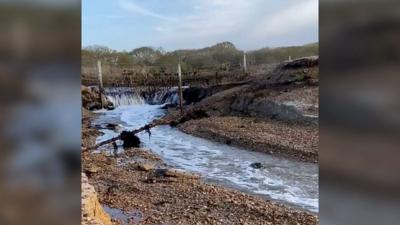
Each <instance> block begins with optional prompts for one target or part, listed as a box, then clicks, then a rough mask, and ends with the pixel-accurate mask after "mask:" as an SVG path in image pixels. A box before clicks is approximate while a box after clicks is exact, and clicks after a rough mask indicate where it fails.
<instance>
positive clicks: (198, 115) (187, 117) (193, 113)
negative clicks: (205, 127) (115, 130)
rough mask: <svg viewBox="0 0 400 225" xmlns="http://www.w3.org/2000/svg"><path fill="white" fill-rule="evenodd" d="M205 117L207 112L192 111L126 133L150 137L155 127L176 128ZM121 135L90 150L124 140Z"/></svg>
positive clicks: (155, 121) (154, 121)
mask: <svg viewBox="0 0 400 225" xmlns="http://www.w3.org/2000/svg"><path fill="white" fill-rule="evenodd" d="M204 117H208V114H207V113H206V112H205V111H203V110H191V111H189V112H187V113H186V114H185V115H184V116H178V117H174V116H173V117H172V118H171V119H159V120H153V122H151V123H150V124H147V125H146V126H143V127H141V128H139V129H136V130H133V131H125V132H128V133H129V135H134V134H137V133H140V132H142V131H146V132H148V133H149V135H150V134H151V133H150V129H151V128H153V127H155V126H159V125H168V124H169V125H171V126H176V125H178V124H181V123H184V122H186V121H189V120H192V119H201V118H204ZM122 133H123V132H122ZM122 133H121V134H122ZM121 134H120V135H118V136H117V137H114V138H111V139H108V140H106V141H102V142H100V143H98V144H97V145H95V146H92V147H90V148H89V149H97V148H98V147H100V146H103V145H106V144H110V143H113V142H114V141H117V140H122V139H121Z"/></svg>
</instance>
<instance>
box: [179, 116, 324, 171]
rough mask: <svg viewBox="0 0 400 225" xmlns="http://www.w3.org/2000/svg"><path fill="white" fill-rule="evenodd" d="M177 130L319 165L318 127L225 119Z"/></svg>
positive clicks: (185, 125) (199, 121) (192, 122)
mask: <svg viewBox="0 0 400 225" xmlns="http://www.w3.org/2000/svg"><path fill="white" fill-rule="evenodd" d="M177 128H178V129H179V130H180V131H182V132H184V133H186V134H190V135H194V136H197V137H201V138H205V139H208V140H212V141H216V142H219V143H223V144H228V145H232V146H236V147H239V148H243V149H245V150H248V151H257V152H262V153H265V154H269V155H273V156H277V157H283V158H287V159H292V160H296V161H301V162H309V163H318V127H316V126H313V125H309V126H304V125H296V124H291V125H288V124H286V123H284V122H279V121H271V120H269V121H266V120H260V119H256V118H251V117H233V116H224V117H208V118H202V119H195V120H190V121H187V122H185V123H183V124H180V125H178V126H177ZM283 139H285V140H283Z"/></svg>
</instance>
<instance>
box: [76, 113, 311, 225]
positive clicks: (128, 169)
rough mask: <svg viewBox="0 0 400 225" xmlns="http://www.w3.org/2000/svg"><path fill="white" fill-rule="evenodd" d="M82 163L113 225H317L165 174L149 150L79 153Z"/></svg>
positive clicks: (194, 179) (91, 133)
mask: <svg viewBox="0 0 400 225" xmlns="http://www.w3.org/2000/svg"><path fill="white" fill-rule="evenodd" d="M88 115H90V114H88ZM86 121H88V120H86ZM84 124H85V126H86V127H85V128H86V129H84V130H83V132H84V133H86V134H85V135H83V137H84V141H83V145H84V147H87V146H90V145H92V144H93V142H94V138H95V137H96V131H95V130H93V128H90V127H88V126H89V123H84ZM110 147H111V146H110ZM82 164H83V167H82V169H83V172H84V173H85V174H87V176H88V178H89V182H90V184H92V185H93V186H94V188H95V189H96V191H97V194H98V197H99V201H100V202H101V204H103V205H106V206H107V207H110V208H112V209H113V210H114V211H117V212H118V213H116V215H114V216H115V217H117V218H121V220H115V219H114V220H113V221H112V222H113V224H122V221H123V220H124V219H126V221H129V220H130V221H131V222H135V223H137V224H185V225H190V224H221V225H222V224H224V225H226V224H254V225H256V224H317V222H318V219H317V216H316V215H314V214H311V213H308V212H304V211H301V210H297V209H293V208H290V207H287V206H285V205H282V204H277V203H273V202H271V201H268V200H265V199H262V198H261V197H256V196H251V195H248V194H244V193H241V192H238V191H234V190H230V189H225V188H222V187H219V186H216V185H210V184H206V183H204V182H203V181H202V180H201V179H199V177H198V176H197V175H193V174H188V173H183V172H179V171H175V170H172V169H169V168H167V167H166V165H165V164H164V163H163V161H162V160H161V159H160V158H159V157H158V156H157V155H155V154H153V153H152V152H151V151H150V150H144V149H135V148H131V149H126V150H125V151H124V152H123V153H121V154H120V155H118V156H117V157H115V156H110V155H106V154H102V153H100V154H95V153H91V152H90V151H84V152H83V153H82ZM162 168H164V169H162ZM126 221H125V222H126Z"/></svg>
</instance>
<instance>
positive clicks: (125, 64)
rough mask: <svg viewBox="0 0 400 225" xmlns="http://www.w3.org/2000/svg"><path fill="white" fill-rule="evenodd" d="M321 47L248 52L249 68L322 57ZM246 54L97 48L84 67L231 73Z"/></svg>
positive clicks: (228, 48) (220, 49)
mask: <svg viewBox="0 0 400 225" xmlns="http://www.w3.org/2000/svg"><path fill="white" fill-rule="evenodd" d="M318 51H319V50H318V43H313V44H308V45H303V46H292V47H280V48H262V49H259V50H254V51H248V52H246V57H247V63H248V64H249V65H261V64H270V63H278V62H281V61H284V60H287V59H288V57H289V56H290V57H291V58H300V57H305V56H311V55H318ZM244 53H245V52H244V51H242V50H239V49H237V48H236V46H235V45H234V44H232V43H231V42H222V43H218V44H216V45H213V46H210V47H206V48H202V49H185V50H175V51H171V52H167V51H165V50H164V49H162V48H161V47H160V48H154V47H140V48H136V49H133V50H132V51H116V50H113V49H110V48H108V47H106V46H100V45H93V46H88V47H85V48H83V49H82V66H83V67H92V66H94V65H95V63H96V61H97V60H101V61H102V63H103V64H105V65H111V66H115V67H119V68H132V67H146V68H152V67H154V68H155V69H156V70H158V71H175V70H176V65H177V64H178V62H180V63H181V66H182V69H183V70H185V71H195V70H200V69H210V70H230V69H233V68H238V67H240V66H241V63H242V59H243V54H244Z"/></svg>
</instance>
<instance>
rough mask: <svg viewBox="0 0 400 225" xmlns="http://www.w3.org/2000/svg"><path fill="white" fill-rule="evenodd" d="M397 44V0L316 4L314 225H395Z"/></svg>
mask: <svg viewBox="0 0 400 225" xmlns="http://www.w3.org/2000/svg"><path fill="white" fill-rule="evenodd" d="M399 41H400V2H399V1H393V0H381V1H374V0H347V1H344V0H341V1H333V0H321V1H320V62H321V64H320V65H321V67H320V72H321V79H320V81H321V89H320V90H321V93H320V96H321V99H320V104H321V106H320V109H321V112H320V119H321V120H320V224H324V225H336V224H352V225H353V224H354V225H355V224H357V225H358V224H359V225H369V224H371V225H372V224H380V225H386V224H399V221H400V213H399V212H400V201H399V200H400V199H399V195H400V192H399V190H400V173H399V172H400V163H399V160H400V87H399V86H400V42H399Z"/></svg>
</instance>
